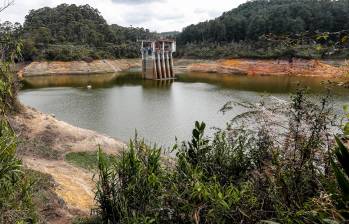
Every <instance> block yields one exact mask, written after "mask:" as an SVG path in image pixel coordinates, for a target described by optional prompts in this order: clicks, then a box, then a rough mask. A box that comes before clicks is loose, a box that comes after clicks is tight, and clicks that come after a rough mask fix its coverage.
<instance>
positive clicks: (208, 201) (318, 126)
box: [96, 91, 345, 224]
mask: <svg viewBox="0 0 349 224" xmlns="http://www.w3.org/2000/svg"><path fill="white" fill-rule="evenodd" d="M320 102H321V103H320V104H315V103H313V102H312V101H310V100H309V99H308V98H307V97H306V95H305V91H298V92H297V93H296V94H295V95H294V96H292V98H291V102H290V103H288V104H287V105H285V104H281V105H276V104H275V103H272V104H271V105H270V106H269V105H268V104H266V102H261V103H259V104H257V105H255V106H254V105H252V104H251V105H247V104H240V105H247V106H248V108H249V111H248V112H247V113H244V114H241V115H239V116H238V117H236V118H234V119H233V121H232V123H231V124H230V125H229V126H228V127H227V128H226V129H223V130H218V131H217V132H216V133H215V134H214V136H213V138H212V139H209V138H207V137H205V128H206V125H205V124H204V123H200V122H196V123H195V128H194V130H193V132H192V139H191V140H190V141H188V142H183V143H182V144H176V145H175V146H174V147H173V150H174V152H176V154H175V158H173V160H172V158H170V159H167V160H165V159H162V158H161V149H158V148H156V147H150V146H148V145H146V144H144V141H143V140H139V139H137V137H136V138H135V139H134V140H133V141H131V142H130V144H129V146H128V148H127V149H125V151H124V152H123V153H122V154H121V155H119V156H116V157H115V160H111V161H110V160H109V161H107V160H106V155H105V154H103V153H102V152H101V151H99V152H98V164H99V165H98V172H99V173H98V181H97V194H96V199H97V202H98V205H99V214H100V216H101V217H102V220H103V223H108V222H109V223H259V222H261V221H263V220H270V221H265V223H302V224H303V223H304V224H305V223H307V224H308V223H337V221H338V223H339V222H341V221H343V220H345V219H344V218H343V216H341V215H340V212H338V210H337V208H336V206H337V205H336V203H334V201H333V200H334V199H336V197H335V196H334V198H332V197H331V196H330V195H332V194H333V195H337V191H336V187H335V181H334V175H333V173H331V167H330V165H329V164H330V160H329V157H328V151H327V149H328V148H329V147H331V146H330V145H329V144H330V142H329V141H328V139H327V136H328V130H329V125H330V123H331V121H332V117H331V109H330V106H329V98H328V97H325V98H324V99H322V100H321V101H320ZM226 109H227V107H226ZM275 118H278V119H279V118H280V120H283V121H285V122H286V124H288V125H285V122H284V123H283V125H280V123H277V122H275V120H274V119H275ZM248 120H250V121H252V122H253V125H252V126H251V128H249V127H250V126H249V125H247V124H248V122H247V121H248ZM243 124H244V125H243ZM275 127H278V128H279V129H280V127H284V129H285V130H284V131H282V130H279V131H278V132H276V133H275V132H273V131H272V130H275V129H274V128H275ZM172 156H174V155H173V154H172Z"/></svg>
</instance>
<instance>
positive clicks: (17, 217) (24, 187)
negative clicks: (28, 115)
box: [0, 120, 37, 223]
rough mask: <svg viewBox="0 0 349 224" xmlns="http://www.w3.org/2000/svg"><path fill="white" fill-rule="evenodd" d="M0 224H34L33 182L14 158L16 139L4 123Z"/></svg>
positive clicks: (0, 132)
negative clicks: (21, 223)
mask: <svg viewBox="0 0 349 224" xmlns="http://www.w3.org/2000/svg"><path fill="white" fill-rule="evenodd" d="M0 128H1V129H0V189H1V191H0V223H20V222H23V223H35V222H36V221H37V214H36V210H35V207H34V205H33V203H32V184H33V180H32V179H31V178H30V177H27V176H26V175H25V174H24V172H23V170H22V166H21V162H20V160H18V159H17V158H16V139H15V137H14V134H13V132H12V131H11V129H10V128H9V126H8V125H7V123H6V122H5V121H3V120H2V121H1V127H0Z"/></svg>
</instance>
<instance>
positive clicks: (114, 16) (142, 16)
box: [0, 0, 247, 32]
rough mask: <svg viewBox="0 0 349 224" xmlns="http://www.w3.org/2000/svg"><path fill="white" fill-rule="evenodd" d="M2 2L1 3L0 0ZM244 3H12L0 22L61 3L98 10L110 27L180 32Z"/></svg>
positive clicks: (67, 0) (84, 0) (43, 0)
mask: <svg viewBox="0 0 349 224" xmlns="http://www.w3.org/2000/svg"><path fill="white" fill-rule="evenodd" d="M0 1H1V0H0ZM246 1H247V0H214V1H212V0H206V1H202V0H15V5H14V6H12V7H10V8H9V9H7V10H6V11H5V12H3V13H1V14H0V21H6V20H9V21H11V22H20V23H23V22H24V17H25V15H27V14H28V13H29V11H30V10H31V9H39V8H42V7H45V6H47V7H55V6H57V5H59V4H62V3H67V4H76V5H85V4H89V5H90V6H92V7H94V8H97V9H98V10H99V11H100V12H101V15H102V16H103V17H104V18H105V19H106V20H107V22H108V23H109V24H118V25H121V26H131V25H132V26H133V27H144V28H147V29H150V30H152V31H159V32H164V31H173V30H177V31H181V30H182V28H183V27H185V26H187V25H190V24H195V23H198V22H201V21H206V20H210V19H213V18H215V17H217V16H219V15H221V14H222V13H223V12H224V11H228V10H231V9H232V8H235V7H237V6H238V5H239V4H241V3H243V2H246Z"/></svg>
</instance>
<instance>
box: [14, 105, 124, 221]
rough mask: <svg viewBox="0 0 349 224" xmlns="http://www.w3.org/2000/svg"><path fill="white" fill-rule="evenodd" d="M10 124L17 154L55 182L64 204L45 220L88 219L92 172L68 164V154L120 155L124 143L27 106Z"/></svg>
mask: <svg viewBox="0 0 349 224" xmlns="http://www.w3.org/2000/svg"><path fill="white" fill-rule="evenodd" d="M9 121H10V124H11V127H12V128H13V129H14V131H15V133H16V135H17V136H18V140H19V143H20V144H19V145H18V149H17V154H18V156H19V158H21V159H22V161H23V165H24V166H25V167H26V168H28V169H32V170H35V171H39V172H41V173H44V174H49V175H50V176H51V177H52V178H53V180H54V182H55V187H54V189H52V191H54V192H55V194H56V195H57V196H58V197H59V198H61V199H62V201H63V203H58V204H57V203H56V204H54V205H50V208H51V210H52V211H50V215H49V216H48V217H46V218H47V219H48V220H47V221H48V222H49V223H71V221H72V220H73V219H74V218H75V217H80V216H89V215H90V211H91V209H92V208H94V207H95V201H94V190H93V189H94V187H95V183H94V182H93V180H92V177H93V173H92V172H91V171H90V170H86V169H83V168H79V167H76V166H73V165H71V164H69V163H68V162H66V161H65V155H66V154H67V153H69V152H93V151H96V150H97V149H98V147H101V148H102V149H103V151H104V152H106V153H109V154H117V153H119V152H120V151H121V150H122V149H123V148H124V147H125V144H124V143H123V142H121V141H118V140H116V139H114V138H111V137H109V136H107V135H103V134H99V133H97V132H95V131H91V130H87V129H82V128H78V127H75V126H73V125H70V124H68V123H66V122H64V121H60V120H57V119H56V118H54V117H53V116H51V115H47V114H44V113H42V112H39V111H37V110H36V109H34V108H30V107H26V106H21V109H20V112H18V113H16V114H13V115H10V116H9ZM51 213H53V214H54V215H52V214H51Z"/></svg>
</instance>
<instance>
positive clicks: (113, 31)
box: [22, 4, 155, 61]
mask: <svg viewBox="0 0 349 224" xmlns="http://www.w3.org/2000/svg"><path fill="white" fill-rule="evenodd" d="M22 33H23V39H24V49H23V57H24V59H25V60H62V61H68V60H84V59H86V58H92V59H101V58H133V57H138V55H139V43H137V42H136V41H137V39H147V38H151V37H154V36H155V34H154V33H151V32H150V31H149V30H147V29H146V30H145V29H143V28H133V27H130V28H126V27H121V26H118V25H108V24H107V23H106V21H105V20H104V18H103V17H102V16H101V15H100V13H99V11H98V10H97V9H94V8H92V7H90V6H89V5H82V6H76V5H74V4H72V5H68V4H61V5H58V6H57V7H55V8H49V7H45V8H41V9H38V10H31V11H30V13H29V14H28V15H27V16H26V19H25V22H24V25H23V31H22Z"/></svg>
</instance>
